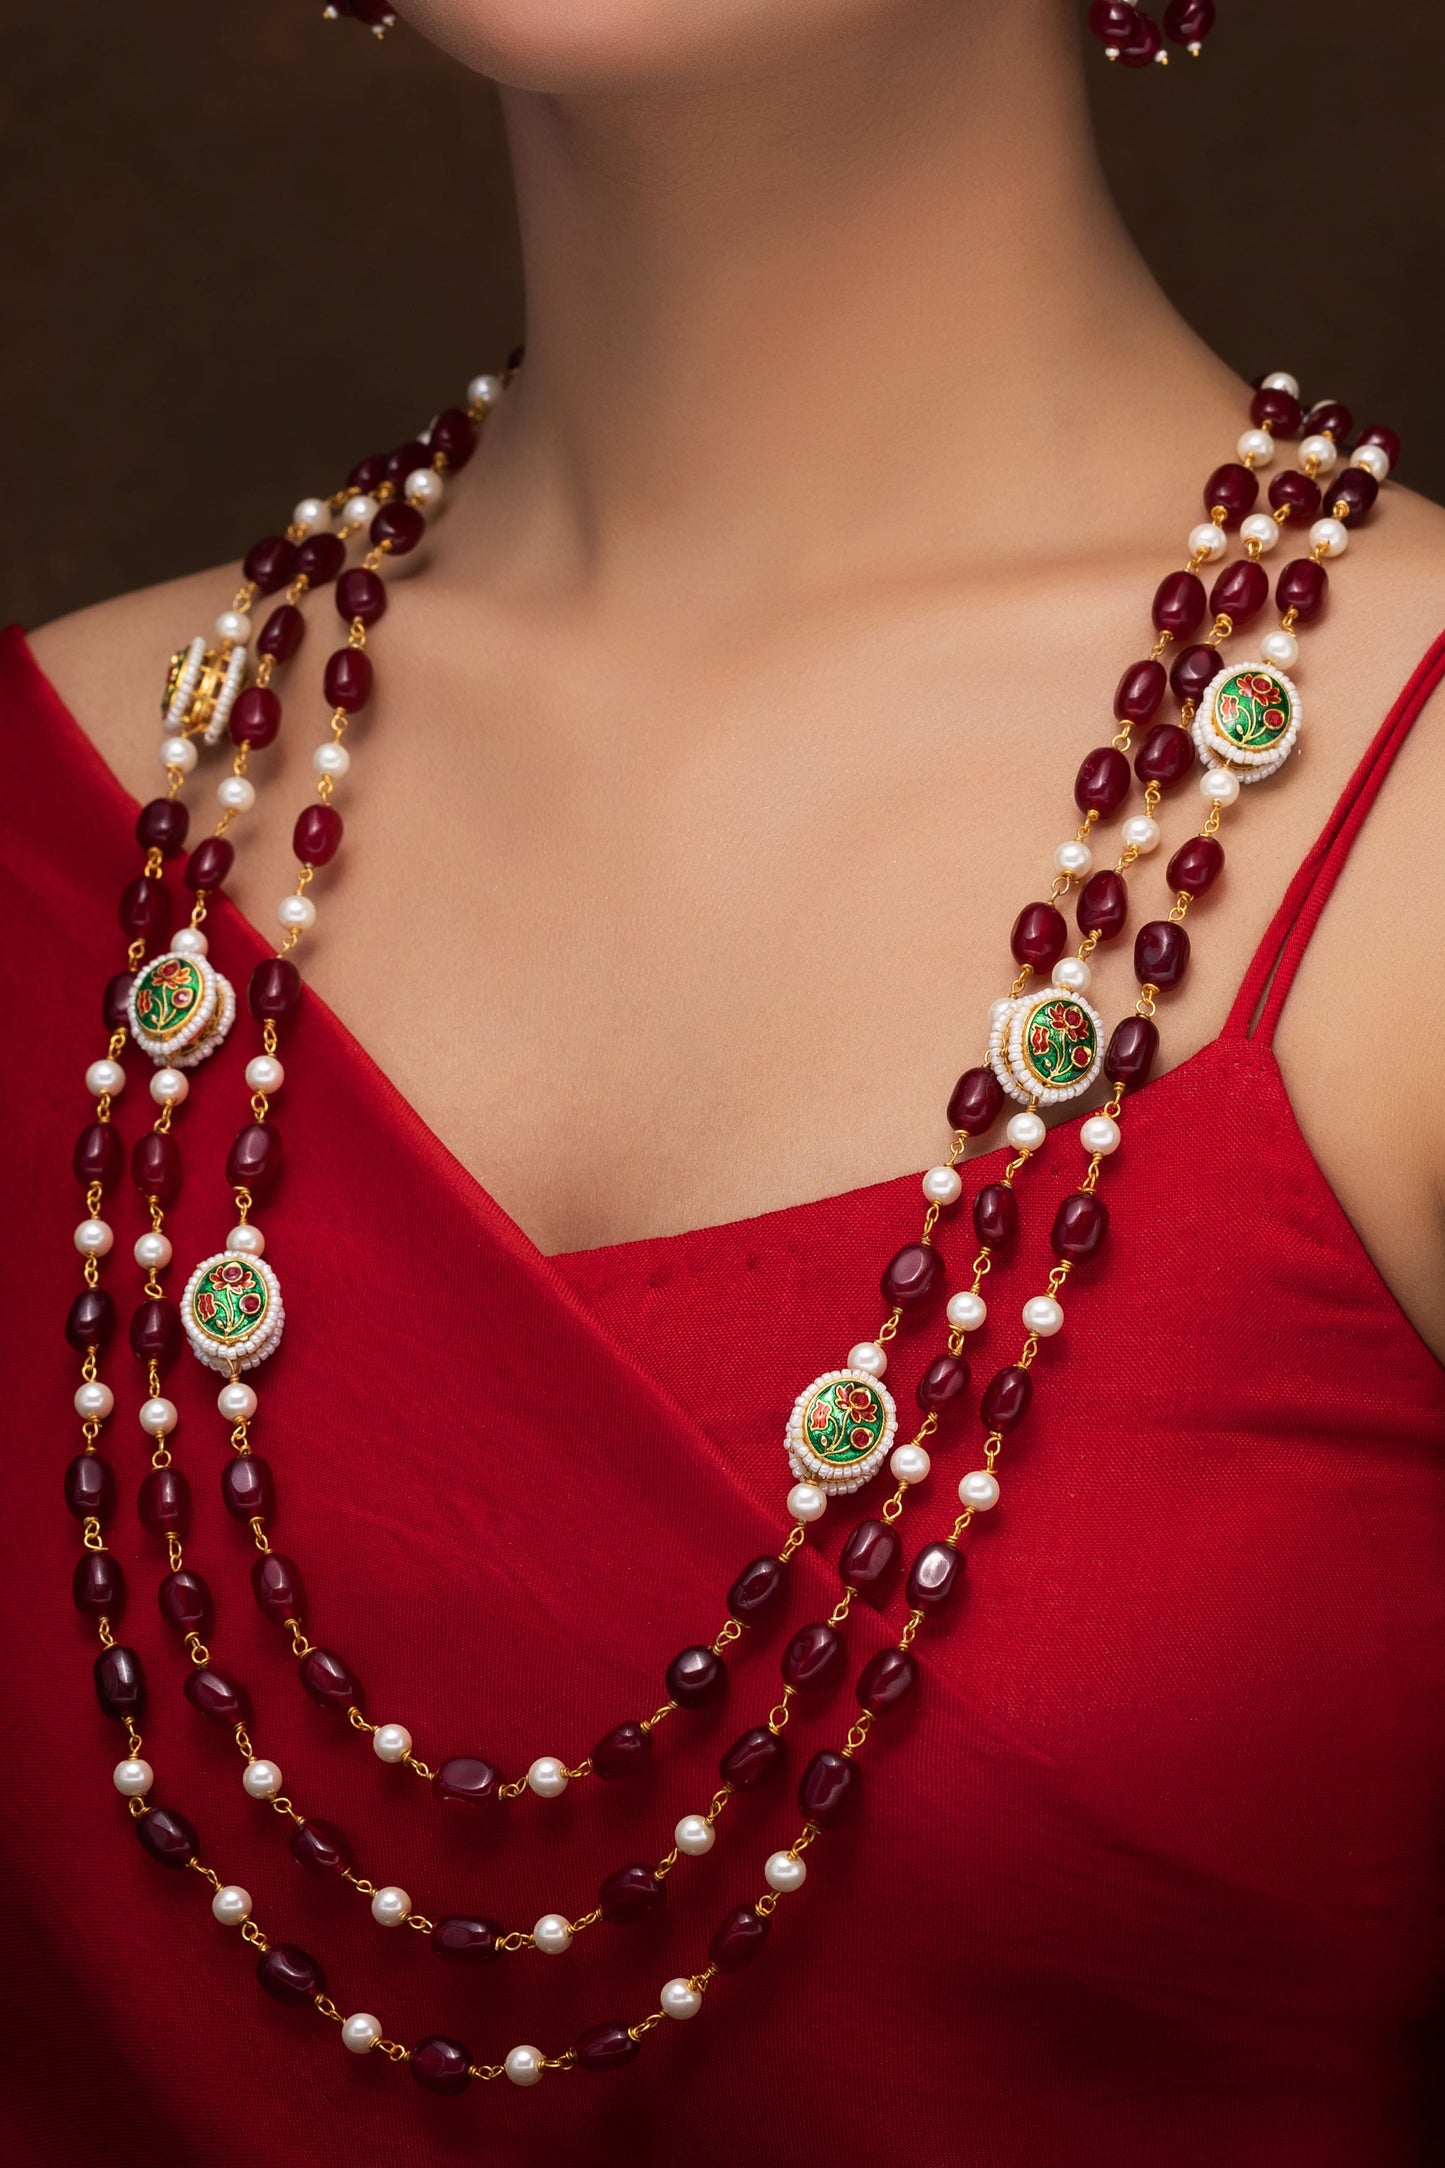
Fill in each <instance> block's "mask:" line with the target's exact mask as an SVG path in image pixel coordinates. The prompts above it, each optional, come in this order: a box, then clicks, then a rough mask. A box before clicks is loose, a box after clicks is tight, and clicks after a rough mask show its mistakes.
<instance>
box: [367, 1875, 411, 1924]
mask: <svg viewBox="0 0 1445 2168" xmlns="http://www.w3.org/2000/svg"><path fill="white" fill-rule="evenodd" d="M371 1916H372V1918H373V1919H374V1920H375V1922H376V1924H377V1926H378V1927H403V1926H405V1924H406V1922H407V1921H408V1920H409V1919H410V1918H411V1898H410V1897H409V1896H408V1894H407V1892H406V1891H405V1890H404V1889H401V1888H399V1887H398V1885H397V1884H396V1883H395V1882H388V1883H387V1884H386V1886H385V1887H384V1888H382V1889H379V1890H378V1891H377V1892H376V1894H375V1896H374V1897H373V1898H372V1900H371Z"/></svg>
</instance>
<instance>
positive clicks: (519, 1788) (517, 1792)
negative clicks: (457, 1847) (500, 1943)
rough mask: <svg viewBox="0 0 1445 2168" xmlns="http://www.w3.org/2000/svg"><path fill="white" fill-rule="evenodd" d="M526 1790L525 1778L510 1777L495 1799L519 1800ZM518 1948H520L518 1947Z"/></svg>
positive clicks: (499, 1788) (500, 1786) (499, 1787)
mask: <svg viewBox="0 0 1445 2168" xmlns="http://www.w3.org/2000/svg"><path fill="white" fill-rule="evenodd" d="M526 1789H527V1779H526V1778H525V1777H511V1778H509V1779H508V1781H507V1782H506V1783H505V1784H501V1785H499V1786H498V1787H497V1797H498V1798H499V1799H520V1798H521V1796H522V1794H523V1792H524V1791H525V1790H526ZM518 1946H519V1947H520V1945H518Z"/></svg>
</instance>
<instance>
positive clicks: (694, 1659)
mask: <svg viewBox="0 0 1445 2168" xmlns="http://www.w3.org/2000/svg"><path fill="white" fill-rule="evenodd" d="M727 1680H728V1673H727V1665H726V1664H725V1663H724V1662H723V1660H722V1658H721V1657H720V1656H719V1655H717V1654H716V1652H715V1651H714V1650H712V1649H706V1648H700V1647H695V1648H690V1649H679V1650H678V1653H677V1654H676V1656H674V1657H673V1659H672V1662H671V1663H670V1664H669V1665H668V1667H667V1691H668V1694H669V1696H670V1698H671V1699H672V1700H673V1701H675V1702H676V1703H677V1705H678V1707H679V1708H680V1709H700V1708H702V1707H703V1706H704V1704H705V1703H706V1702H709V1701H715V1700H716V1699H717V1697H718V1695H719V1694H720V1693H721V1692H722V1691H723V1688H724V1687H725V1686H726V1685H727Z"/></svg>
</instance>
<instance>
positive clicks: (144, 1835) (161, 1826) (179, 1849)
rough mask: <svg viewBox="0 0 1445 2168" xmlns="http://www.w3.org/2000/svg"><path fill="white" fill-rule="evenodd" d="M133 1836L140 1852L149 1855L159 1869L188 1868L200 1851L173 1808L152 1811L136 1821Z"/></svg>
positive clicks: (192, 1831) (188, 1826)
mask: <svg viewBox="0 0 1445 2168" xmlns="http://www.w3.org/2000/svg"><path fill="white" fill-rule="evenodd" d="M135 1833H136V1836H137V1837H138V1838H139V1840H140V1846H141V1850H142V1851H143V1852H149V1854H150V1856H151V1858H152V1859H153V1860H154V1861H155V1863H156V1865H157V1866H158V1867H172V1868H181V1867H188V1866H189V1865H190V1863H191V1861H192V1860H193V1859H194V1858H195V1856H196V1853H197V1852H198V1851H199V1849H200V1839H199V1837H197V1835H196V1832H195V1829H194V1828H193V1826H192V1825H191V1823H189V1822H188V1821H187V1820H186V1818H185V1816H184V1814H177V1812H176V1810H175V1808H174V1807H152V1808H151V1810H150V1812H149V1814H140V1815H137V1817H136V1824H135Z"/></svg>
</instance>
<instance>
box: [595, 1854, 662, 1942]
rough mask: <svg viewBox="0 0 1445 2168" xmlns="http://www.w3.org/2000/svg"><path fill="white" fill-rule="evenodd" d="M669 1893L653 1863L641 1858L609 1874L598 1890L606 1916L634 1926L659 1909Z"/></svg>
mask: <svg viewBox="0 0 1445 2168" xmlns="http://www.w3.org/2000/svg"><path fill="white" fill-rule="evenodd" d="M665 1895H666V1890H665V1888H664V1885H663V1884H662V1883H661V1882H660V1881H659V1880H658V1878H657V1876H656V1875H655V1874H654V1873H653V1871H652V1869H651V1867H649V1866H647V1865H646V1864H645V1863H644V1862H643V1861H641V1860H638V1861H636V1862H634V1864H633V1865H632V1866H630V1867H619V1868H617V1870H616V1871H615V1873H613V1874H609V1875H608V1876H607V1878H606V1879H605V1881H604V1882H603V1884H602V1886H601V1888H600V1889H599V1890H598V1892H597V1902H598V1905H599V1906H600V1908H601V1912H602V1917H603V1919H604V1920H607V1921H610V1923H611V1924H612V1926H614V1927H635V1926H636V1924H637V1922H638V1921H639V1920H645V1919H647V1918H649V1917H650V1915H651V1914H652V1913H654V1912H656V1911H657V1910H658V1908H659V1907H660V1906H661V1904H662V1900H663V1898H664V1896H665Z"/></svg>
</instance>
